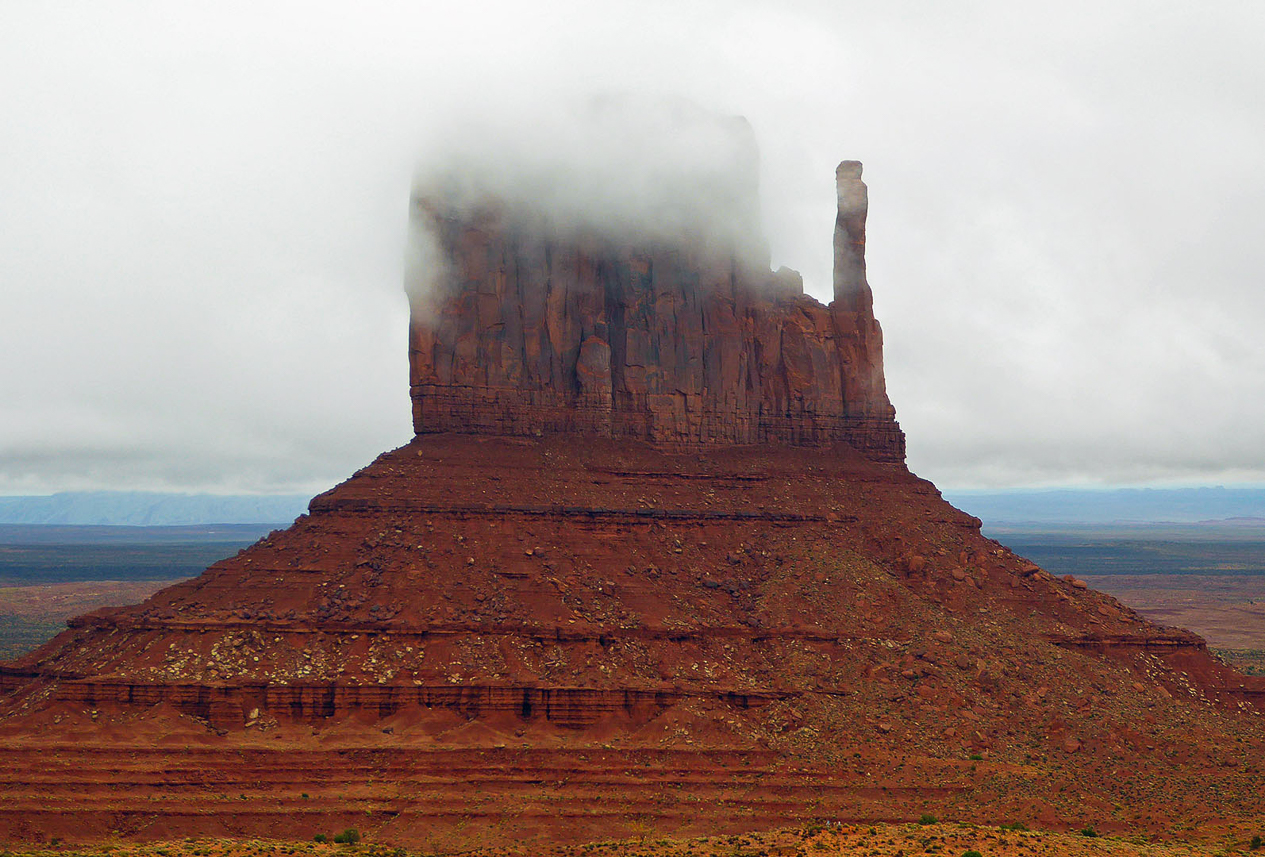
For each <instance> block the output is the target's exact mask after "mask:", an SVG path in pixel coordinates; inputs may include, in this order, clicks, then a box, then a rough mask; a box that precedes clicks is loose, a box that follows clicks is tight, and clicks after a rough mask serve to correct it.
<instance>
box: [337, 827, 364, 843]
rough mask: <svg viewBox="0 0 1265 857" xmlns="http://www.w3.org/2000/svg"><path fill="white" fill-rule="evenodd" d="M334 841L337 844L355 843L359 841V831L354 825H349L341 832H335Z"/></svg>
mask: <svg viewBox="0 0 1265 857" xmlns="http://www.w3.org/2000/svg"><path fill="white" fill-rule="evenodd" d="M334 841H335V842H337V843H338V844H339V845H355V844H356V843H357V842H359V841H360V831H359V830H357V829H356V828H354V827H349V828H347V829H346V830H344V831H343V832H342V833H338V834H335V836H334Z"/></svg>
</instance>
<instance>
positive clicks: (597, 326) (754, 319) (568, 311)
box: [409, 161, 905, 461]
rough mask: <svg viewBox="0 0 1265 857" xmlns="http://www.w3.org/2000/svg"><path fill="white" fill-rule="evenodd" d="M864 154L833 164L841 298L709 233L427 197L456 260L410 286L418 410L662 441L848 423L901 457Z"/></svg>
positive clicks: (737, 437)
mask: <svg viewBox="0 0 1265 857" xmlns="http://www.w3.org/2000/svg"><path fill="white" fill-rule="evenodd" d="M860 173H861V166H860V164H859V163H858V162H856V161H845V162H844V163H843V164H842V165H840V169H839V172H838V184H839V203H840V206H839V216H838V220H837V223H836V236H835V247H836V252H835V284H834V287H835V300H834V301H833V302H832V303H831V304H830V305H829V306H823V305H822V304H821V303H819V302H818V301H816V300H814V299H813V298H811V297H809V296H806V295H805V294H804V293H803V283H802V280H801V279H800V277H799V275H798V274H797V273H795V272H794V271H790V270H788V269H785V268H783V269H781V270H779V271H777V272H776V273H775V272H772V271H770V270H768V269H767V267H764V268H763V269H761V267H760V266H758V265H755V264H752V263H750V262H748V261H744V257H743V256H742V255H741V254H740V253H738V252H735V251H734V250H733V249H732V248H728V249H727V248H720V249H718V248H716V247H715V246H707V244H706V242H702V241H696V242H690V241H687V242H682V243H680V244H675V245H674V244H669V243H666V242H664V241H662V240H658V241H655V240H646V241H640V242H623V243H620V242H617V241H614V240H610V239H606V238H603V237H601V236H600V235H596V234H584V233H583V232H580V231H570V232H566V233H563V232H561V231H558V230H550V229H548V228H546V227H545V226H544V225H543V220H540V219H536V220H531V219H529V218H524V217H521V216H518V217H516V216H512V215H507V214H505V213H504V212H503V211H499V210H496V209H494V208H492V207H490V206H484V207H482V208H480V209H478V210H476V211H473V212H471V211H470V210H468V209H465V210H462V209H459V208H458V207H456V206H452V205H449V204H446V203H445V201H444V200H443V199H436V198H433V197H430V198H419V199H417V200H415V203H414V207H413V216H414V218H416V219H418V220H420V221H422V223H423V225H424V226H425V228H427V229H428V230H429V231H430V232H431V234H432V235H433V236H434V237H435V239H436V241H437V243H438V245H439V248H440V252H441V253H442V255H443V257H444V258H445V259H446V260H447V262H448V271H447V274H448V276H447V279H446V283H445V284H444V285H443V286H442V294H441V295H439V296H437V300H435V302H434V303H433V304H430V305H428V306H426V307H425V308H423V307H422V306H421V304H420V302H419V303H418V304H415V307H414V318H413V323H412V326H411V338H410V347H409V362H410V370H411V372H410V383H411V395H412V400H413V426H414V430H415V431H416V432H417V433H418V434H428V433H433V432H443V431H459V432H472V433H478V434H508V435H527V436H532V435H540V434H548V433H557V432H577V433H581V434H585V435H595V436H602V437H613V438H637V439H642V440H648V441H652V442H655V443H659V444H670V445H701V444H751V443H766V442H773V443H780V444H790V445H816V444H828V443H834V442H838V441H844V442H847V443H850V444H852V445H853V446H854V447H856V448H857V449H858V450H860V451H862V452H863V453H865V454H867V455H868V456H870V457H871V458H874V459H876V460H881V461H903V460H904V448H905V445H904V435H903V434H902V433H901V431H900V427H899V426H898V425H897V423H896V420H895V411H894V410H893V408H892V406H891V404H890V403H889V402H888V399H887V393H886V390H885V387H884V382H883V356H882V332H881V330H880V329H879V325H878V322H877V321H876V320H875V318H874V313H873V306H872V300H871V299H870V291H869V286H868V285H867V284H866V282H865V262H864V248H865V214H866V206H865V198H866V192H865V185H864V183H863V182H862V181H861V178H860Z"/></svg>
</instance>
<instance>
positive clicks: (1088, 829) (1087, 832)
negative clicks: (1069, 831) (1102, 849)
mask: <svg viewBox="0 0 1265 857" xmlns="http://www.w3.org/2000/svg"><path fill="white" fill-rule="evenodd" d="M1097 835H1098V831H1097V830H1094V828H1092V827H1086V828H1085V829H1084V830H1082V831H1081V836H1097Z"/></svg>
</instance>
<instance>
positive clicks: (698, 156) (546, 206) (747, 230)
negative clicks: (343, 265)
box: [405, 93, 768, 298]
mask: <svg viewBox="0 0 1265 857" xmlns="http://www.w3.org/2000/svg"><path fill="white" fill-rule="evenodd" d="M464 107H465V109H464V110H463V111H461V112H454V113H453V114H452V115H448V116H440V117H439V118H438V119H437V121H436V122H435V126H434V128H433V129H432V131H431V134H430V135H429V139H428V140H426V141H424V143H423V145H422V148H423V154H422V155H421V158H420V163H419V166H418V168H417V173H416V176H415V178H414V181H413V206H414V212H413V216H412V217H411V218H410V231H409V245H408V251H407V255H406V274H405V284H406V289H407V290H408V292H409V294H410V296H411V297H414V298H420V297H423V296H425V295H427V294H429V293H430V292H432V291H433V289H434V288H435V283H436V279H437V276H439V275H441V274H442V267H443V259H442V254H441V253H440V252H439V250H438V248H437V247H436V246H435V243H434V239H433V237H432V236H431V234H430V230H429V224H430V216H429V214H428V212H427V211H424V210H419V209H428V210H430V212H433V213H435V214H438V215H448V214H451V215H455V216H459V217H469V216H470V215H471V214H474V213H476V212H486V211H489V210H491V211H496V212H498V213H500V214H502V215H504V216H505V217H506V218H507V219H508V220H510V221H511V222H521V223H523V224H525V225H527V228H528V229H529V230H530V231H532V232H534V233H536V234H546V235H557V236H563V237H566V236H586V237H589V238H594V237H596V238H601V239H605V240H609V241H615V242H618V243H620V244H628V243H636V244H644V243H647V242H650V243H670V244H677V243H688V244H689V245H691V246H693V247H699V248H704V251H705V252H706V251H707V250H714V251H716V252H719V253H724V254H729V253H734V252H736V253H738V254H740V255H741V256H742V257H743V258H744V259H745V260H746V261H747V262H748V263H749V264H753V265H756V264H763V265H765V266H767V265H768V246H767V242H766V241H765V240H764V237H763V234H762V229H761V220H760V218H761V215H760V199H759V153H758V148H757V145H756V140H755V133H754V132H753V130H752V128H751V124H750V123H749V122H748V121H747V120H746V119H744V118H742V117H740V116H725V115H723V114H720V113H716V112H713V111H710V110H707V109H704V108H703V107H701V106H699V105H698V104H695V103H694V102H692V101H690V100H688V99H685V98H682V97H670V96H650V95H646V94H636V93H609V94H601V95H592V96H589V97H585V98H579V99H572V100H566V101H562V102H557V103H544V104H541V103H533V104H532V105H531V110H530V112H526V111H523V107H522V105H518V106H517V107H515V106H514V105H498V106H493V105H491V104H486V105H485V106H484V108H483V109H481V110H478V111H472V110H471V109H470V106H469V105H465V106H464ZM520 111H521V112H520Z"/></svg>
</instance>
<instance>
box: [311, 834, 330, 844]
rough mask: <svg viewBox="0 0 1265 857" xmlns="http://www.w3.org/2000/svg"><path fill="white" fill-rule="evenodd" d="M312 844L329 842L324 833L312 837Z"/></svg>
mask: <svg viewBox="0 0 1265 857" xmlns="http://www.w3.org/2000/svg"><path fill="white" fill-rule="evenodd" d="M312 841H313V842H329V837H328V836H326V835H325V834H324V833H318V834H316V835H315V836H313V837H312Z"/></svg>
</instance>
